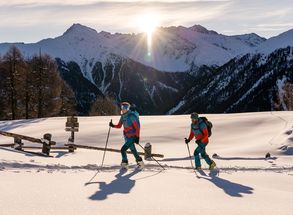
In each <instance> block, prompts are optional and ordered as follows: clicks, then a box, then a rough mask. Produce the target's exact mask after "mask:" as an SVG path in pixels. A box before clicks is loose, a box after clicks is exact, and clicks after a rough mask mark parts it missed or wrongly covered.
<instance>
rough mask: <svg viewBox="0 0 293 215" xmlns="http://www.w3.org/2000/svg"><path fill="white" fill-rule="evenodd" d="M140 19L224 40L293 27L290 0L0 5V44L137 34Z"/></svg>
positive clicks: (24, 1)
mask: <svg viewBox="0 0 293 215" xmlns="http://www.w3.org/2000/svg"><path fill="white" fill-rule="evenodd" d="M145 14H149V15H150V16H152V17H155V19H157V22H158V25H159V26H164V27H168V26H179V25H181V26H185V27H191V26H193V25H195V24H200V25H202V26H204V27H206V28H207V29H209V30H214V31H217V32H218V33H221V34H226V35H238V34H245V33H252V32H253V33H257V34H258V35H260V36H263V37H266V38H269V37H272V36H276V35H278V34H280V33H282V32H285V31H287V30H289V29H292V28H293V16H292V14H293V0H209V1H207V0H197V1H192V0H159V1H154V0H144V1H143V0H108V1H106V0H103V1H101V0H61V1H60V0H42V1H40V0H38V1H37V0H8V1H7V0H0V20H1V21H0V43H2V42H26V43H30V42H37V41H39V40H41V39H45V38H54V37H57V36H60V35H62V34H63V33H64V32H65V31H66V29H68V28H69V27H70V26H71V25H72V24H73V23H80V24H82V25H86V26H88V27H91V28H94V29H96V30H97V31H98V32H99V31H108V32H111V33H116V32H119V33H138V32H141V31H142V29H141V26H139V25H140V24H139V22H138V21H137V20H139V19H141V17H142V16H144V15H145Z"/></svg>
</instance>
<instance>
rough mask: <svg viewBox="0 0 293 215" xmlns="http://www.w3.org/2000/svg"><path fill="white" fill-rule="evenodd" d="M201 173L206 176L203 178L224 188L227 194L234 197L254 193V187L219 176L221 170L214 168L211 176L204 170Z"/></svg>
mask: <svg viewBox="0 0 293 215" xmlns="http://www.w3.org/2000/svg"><path fill="white" fill-rule="evenodd" d="M200 174H201V175H202V176H204V177H200V178H202V179H205V180H208V181H210V182H212V183H213V184H215V185H216V186H217V187H219V188H220V189H222V190H223V191H224V192H225V193H226V194H228V195H229V196H232V197H243V195H242V194H253V190H254V189H253V188H252V187H248V186H245V185H242V184H237V183H234V182H231V181H229V180H226V179H223V178H220V177H219V172H218V171H216V170H214V171H211V172H210V173H209V177H207V175H206V174H205V173H204V172H203V171H200Z"/></svg>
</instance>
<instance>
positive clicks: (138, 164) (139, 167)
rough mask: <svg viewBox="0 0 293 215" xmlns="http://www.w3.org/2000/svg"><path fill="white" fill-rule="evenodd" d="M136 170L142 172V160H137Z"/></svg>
mask: <svg viewBox="0 0 293 215" xmlns="http://www.w3.org/2000/svg"><path fill="white" fill-rule="evenodd" d="M136 163H137V167H138V169H140V170H142V169H143V168H144V162H143V161H142V158H139V159H137V160H136Z"/></svg>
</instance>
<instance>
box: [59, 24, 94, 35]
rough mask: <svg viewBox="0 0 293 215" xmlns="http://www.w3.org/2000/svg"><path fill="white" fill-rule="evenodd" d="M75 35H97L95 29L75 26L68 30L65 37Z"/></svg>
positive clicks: (79, 25)
mask: <svg viewBox="0 0 293 215" xmlns="http://www.w3.org/2000/svg"><path fill="white" fill-rule="evenodd" d="M68 34H74V35H84V34H97V31H96V30H95V29H92V28H89V27H87V26H84V25H81V24H78V23H77V24H73V25H72V26H71V27H70V28H68V29H67V30H66V31H65V33H64V34H63V35H68Z"/></svg>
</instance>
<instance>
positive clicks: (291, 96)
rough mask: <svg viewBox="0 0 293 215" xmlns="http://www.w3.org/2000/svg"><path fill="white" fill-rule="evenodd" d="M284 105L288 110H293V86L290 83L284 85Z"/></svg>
mask: <svg viewBox="0 0 293 215" xmlns="http://www.w3.org/2000/svg"><path fill="white" fill-rule="evenodd" d="M283 100H284V103H285V104H286V106H287V109H288V110H290V111H292V110H293V84H292V83H290V82H286V83H285V85H284V98H283Z"/></svg>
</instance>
